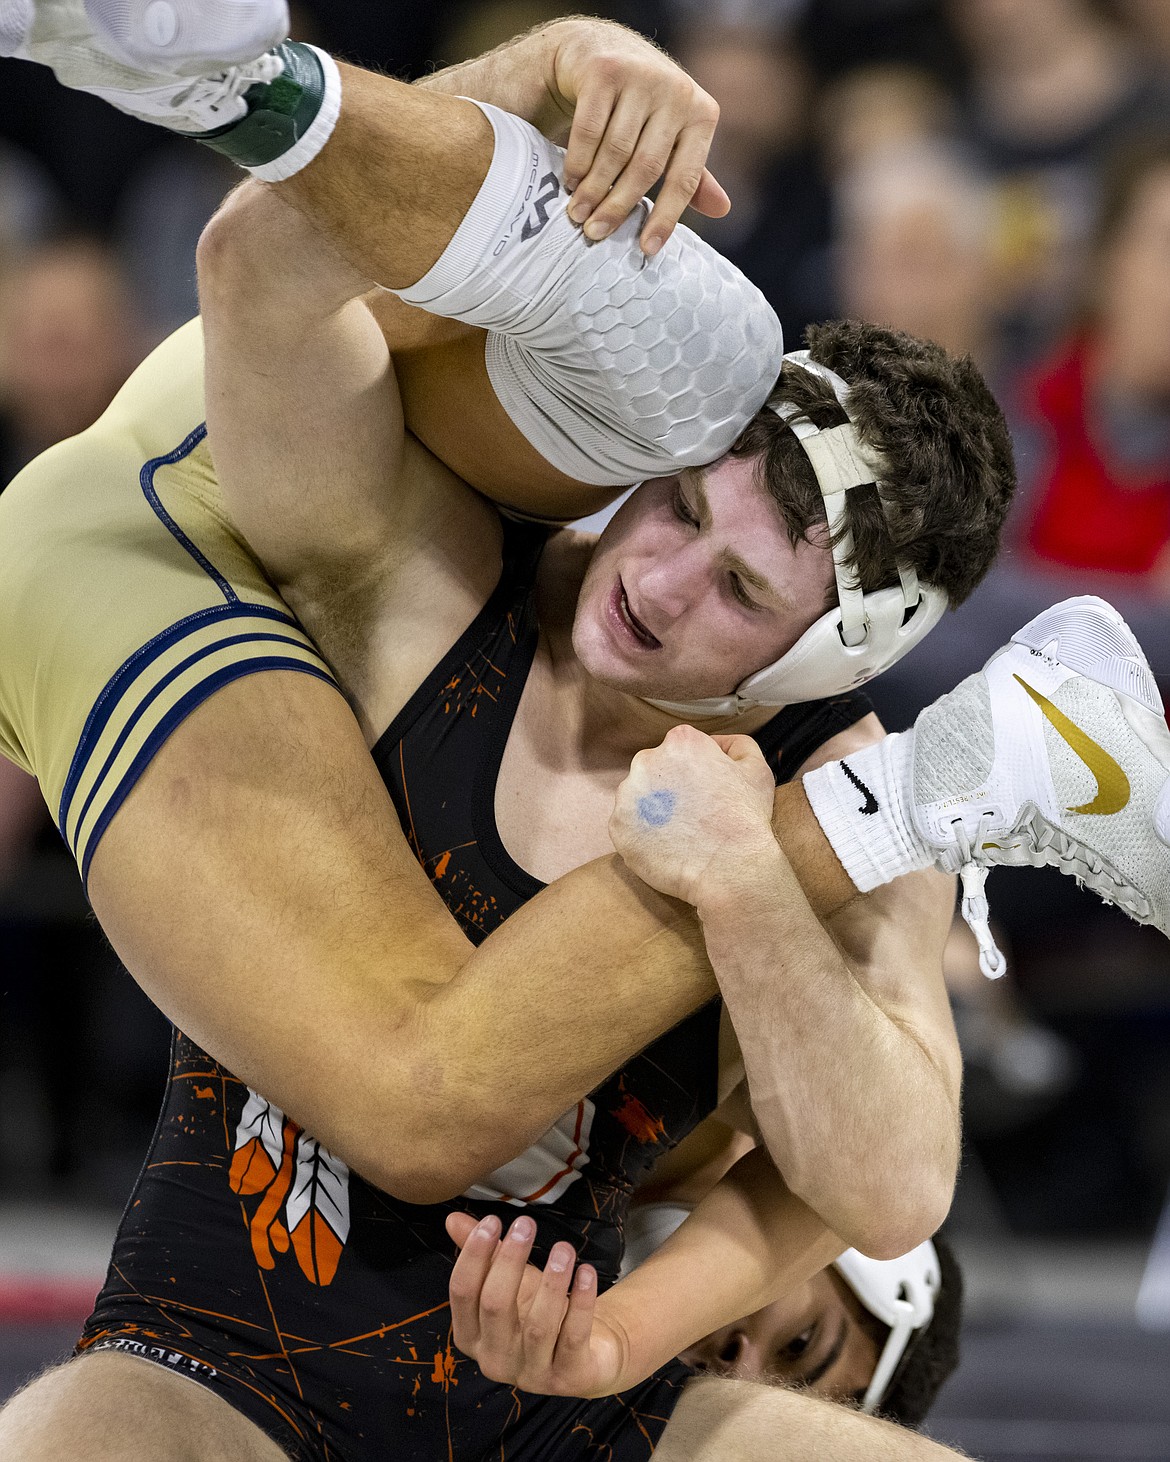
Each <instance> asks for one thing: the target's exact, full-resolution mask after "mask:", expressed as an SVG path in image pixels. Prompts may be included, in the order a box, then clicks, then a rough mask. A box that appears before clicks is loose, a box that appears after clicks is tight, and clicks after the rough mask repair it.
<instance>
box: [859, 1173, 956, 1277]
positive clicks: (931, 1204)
mask: <svg viewBox="0 0 1170 1462" xmlns="http://www.w3.org/2000/svg"><path fill="white" fill-rule="evenodd" d="M953 1193H954V1184H953V1182H952V1183H947V1184H943V1183H934V1184H930V1185H927V1184H925V1183H921V1184H917V1185H911V1186H908V1187H907V1188H906V1189H905V1190H900V1191H898V1192H897V1193H894V1192H893V1191H890V1190H887V1191H884V1192H881V1193H874V1194H872V1195H871V1197H870V1201H869V1202H868V1203H866V1205H865V1207H864V1211H862V1210H860V1209H859V1208H858V1206H857V1205H856V1204H855V1203H854V1204H852V1205H850V1211H849V1212H847V1213H842V1215H841V1218H840V1219H839V1220H837V1221H835V1222H833V1223H832V1225H831V1226H832V1227H833V1229H834V1231H835V1232H836V1233H838V1234H839V1235H840V1237H841V1239H842V1240H843V1242H844V1243H846V1244H847V1245H848V1246H849V1248H851V1249H856V1250H857V1251H858V1253H861V1254H865V1255H867V1256H868V1257H869V1258H871V1259H898V1258H900V1257H901V1256H902V1255H903V1254H908V1253H909V1252H910V1250H911V1249H916V1248H917V1247H918V1245H919V1244H922V1243H925V1242H926V1240H927V1239H929V1238H931V1237H932V1235H934V1234H935V1233H937V1232H938V1230H939V1229H940V1228H941V1227H942V1224H943V1220H944V1219H945V1218H946V1216H947V1214H948V1212H949V1211H950V1207H951V1199H952V1197H953Z"/></svg>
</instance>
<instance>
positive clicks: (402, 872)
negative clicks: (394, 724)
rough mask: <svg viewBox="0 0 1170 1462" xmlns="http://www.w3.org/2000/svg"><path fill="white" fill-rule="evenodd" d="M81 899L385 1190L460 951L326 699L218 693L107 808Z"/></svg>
mask: <svg viewBox="0 0 1170 1462" xmlns="http://www.w3.org/2000/svg"><path fill="white" fill-rule="evenodd" d="M89 887H90V894H91V898H92V902H93V907H94V910H95V912H96V913H97V915H98V917H99V919H100V920H101V923H102V927H103V928H104V929H105V931H106V933H107V935H108V936H109V938H110V940H111V942H112V943H113V945H114V947H115V949H116V950H117V951H118V954H119V956H120V957H121V959H122V960H123V962H124V963H125V964H126V966H127V968H128V969H129V970H130V971H131V973H132V974H133V975H134V976H135V978H136V979H137V980H138V981H139V983H140V984H141V985H142V986H143V988H144V989H145V990H146V992H147V994H148V995H150V996H151V998H152V999H153V1000H154V1001H155V1002H156V1003H157V1004H158V1006H159V1007H160V1008H161V1009H162V1010H163V1011H164V1013H165V1014H166V1015H167V1016H168V1017H169V1018H170V1019H171V1020H172V1021H174V1022H175V1023H176V1024H177V1025H178V1026H179V1027H180V1028H181V1029H182V1030H183V1031H184V1032H186V1033H187V1034H188V1035H189V1036H190V1037H191V1038H192V1039H193V1040H194V1041H196V1042H197V1043H198V1044H199V1045H201V1046H202V1047H204V1048H205V1049H206V1050H208V1051H209V1052H211V1053H212V1054H213V1055H214V1057H215V1058H216V1059H218V1060H220V1061H222V1062H223V1063H224V1064H225V1065H226V1066H228V1067H229V1069H230V1070H231V1071H232V1072H233V1073H234V1074H235V1075H237V1076H239V1077H240V1078H241V1079H242V1080H243V1081H245V1082H247V1083H248V1085H250V1086H252V1087H254V1088H255V1089H256V1090H258V1091H261V1092H263V1094H264V1095H265V1097H267V1098H268V1099H269V1100H271V1101H273V1102H275V1103H276V1104H277V1105H279V1106H281V1107H282V1108H284V1109H285V1110H286V1111H287V1112H288V1113H289V1114H290V1115H291V1116H292V1117H294V1119H295V1120H296V1121H298V1122H299V1123H301V1124H303V1125H305V1126H306V1127H308V1129H309V1130H310V1131H311V1132H312V1133H313V1135H314V1136H315V1137H317V1138H318V1139H319V1140H320V1141H322V1142H324V1143H325V1144H326V1145H327V1146H328V1147H330V1148H331V1149H332V1150H334V1151H336V1152H337V1153H338V1154H339V1155H341V1156H342V1157H344V1158H345V1160H346V1161H348V1162H350V1163H351V1164H352V1165H354V1166H357V1167H359V1168H360V1169H362V1170H365V1171H366V1172H367V1173H368V1174H369V1175H370V1176H371V1177H372V1178H373V1179H374V1180H375V1181H379V1180H380V1181H382V1182H384V1183H385V1182H387V1181H389V1179H388V1178H387V1176H386V1169H385V1167H384V1166H382V1163H383V1161H384V1159H385V1158H386V1157H387V1156H388V1155H389V1151H390V1150H391V1149H392V1146H393V1144H392V1142H390V1141H389V1140H387V1139H386V1138H385V1137H384V1136H383V1135H381V1134H384V1133H385V1132H386V1129H387V1122H388V1119H389V1118H390V1117H391V1116H393V1115H394V1113H395V1103H394V1102H393V1101H392V1100H390V1097H391V1095H392V1093H394V1092H395V1091H400V1090H403V1089H408V1088H409V1087H410V1085H411V1083H412V1071H411V1062H412V1060H413V1059H415V1057H414V1056H412V1052H414V1051H416V1050H417V1042H415V1041H414V1040H412V1035H411V1032H412V1025H411V1020H412V1013H413V1012H414V1011H415V1009H416V1008H417V1006H418V1002H419V999H420V998H422V997H423V996H424V995H425V992H426V989H427V988H433V987H434V985H435V984H437V983H439V982H441V981H443V980H446V979H450V978H452V977H453V976H454V975H455V973H457V971H458V970H459V969H461V968H462V966H463V964H464V963H465V962H466V960H467V959H468V958H469V957H470V954H471V948H470V946H469V945H468V943H467V941H466V940H465V939H464V938H463V936H462V935H461V933H460V932H459V930H458V928H457V927H456V925H455V923H454V921H453V920H452V919H451V917H450V915H449V914H448V913H447V911H446V909H445V908H444V907H443V905H442V903H441V901H440V900H439V898H438V895H437V894H436V893H435V891H434V890H433V888H432V887H431V886H430V883H429V881H428V879H427V878H426V875H425V874H424V872H423V871H422V869H421V868H420V867H419V866H418V863H417V862H416V860H415V859H414V858H413V856H412V855H411V853H410V850H409V848H408V846H407V844H406V841H405V839H404V838H403V837H402V834H401V831H400V828H399V825H398V819H397V817H396V815H395V812H394V808H393V806H392V805H391V803H390V800H389V797H388V795H387V793H386V790H385V788H384V786H383V785H382V783H381V781H380V779H379V777H378V774H377V771H376V769H375V767H374V764H373V762H372V761H371V759H370V756H369V754H368V752H367V751H366V748H365V744H364V742H363V740H362V737H361V734H360V732H359V729H358V726H357V724H356V722H355V721H354V719H353V716H352V714H351V713H350V712H349V710H348V708H347V707H346V705H345V702H344V701H343V700H342V698H341V697H340V696H339V695H338V694H337V692H336V690H335V689H333V688H332V687H330V686H327V685H325V684H324V683H322V682H321V681H319V680H316V679H314V678H312V677H310V676H307V675H297V674H290V673H282V672H268V673H264V674H258V675H250V676H246V677H245V678H243V679H241V680H238V681H236V682H234V683H233V684H230V685H227V686H225V687H223V688H222V689H221V690H219V691H218V692H217V693H216V694H215V695H214V696H212V697H211V698H210V699H209V700H208V701H207V702H206V703H205V704H204V705H202V706H201V707H199V709H198V710H196V711H195V712H194V713H193V714H192V715H191V716H190V717H188V718H187V719H186V720H185V721H183V722H182V724H181V725H180V726H179V727H178V728H177V729H176V730H175V732H174V733H173V734H172V735H171V737H170V738H169V739H168V740H167V742H166V743H165V744H164V745H163V746H162V747H161V749H160V750H159V752H158V753H157V755H156V756H155V758H154V760H153V761H152V763H151V764H150V766H149V767H148V768H147V770H146V772H145V773H144V774H143V776H142V778H141V780H140V781H139V783H138V784H137V786H136V787H135V788H134V790H133V792H132V793H131V795H130V796H129V797H128V798H127V800H126V802H125V803H124V804H123V805H122V807H121V808H120V809H119V811H118V813H117V815H116V816H115V817H114V819H113V821H112V822H111V824H110V826H109V828H108V830H107V831H106V833H105V836H104V838H103V840H102V842H101V844H100V846H99V847H98V849H97V852H96V854H95V856H94V859H93V863H92V866H91V869H90V885H89ZM342 1090H344V1092H345V1099H344V1101H339V1100H338V1092H339V1091H342ZM383 1148H386V1149H387V1151H382V1149H383Z"/></svg>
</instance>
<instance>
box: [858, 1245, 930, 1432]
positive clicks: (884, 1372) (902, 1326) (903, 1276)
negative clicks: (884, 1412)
mask: <svg viewBox="0 0 1170 1462" xmlns="http://www.w3.org/2000/svg"><path fill="white" fill-rule="evenodd" d="M833 1267H834V1268H835V1269H836V1270H837V1273H838V1274H840V1276H841V1278H842V1279H843V1280H844V1281H845V1283H846V1284H847V1285H848V1286H849V1288H850V1289H851V1290H852V1291H853V1293H854V1294H855V1295H856V1296H857V1298H858V1299H859V1300H860V1301H861V1303H862V1304H863V1305H864V1306H865V1308H866V1309H867V1310H868V1311H869V1312H870V1314H871V1315H876V1316H877V1318H878V1319H879V1320H881V1321H882V1322H883V1323H884V1324H886V1325H888V1326H889V1327H890V1334H889V1337H888V1338H887V1340H886V1343H885V1345H884V1346H883V1347H882V1353H881V1355H880V1356H879V1357H878V1363H877V1367H876V1369H875V1370H874V1373H873V1379H872V1380H871V1381H870V1383H869V1385H868V1386H867V1387H866V1388H865V1400H864V1401H863V1402H862V1403H861V1409H862V1411H876V1410H877V1408H878V1407H879V1406H880V1405H881V1402H882V1398H883V1397H884V1396H885V1394H886V1391H887V1390H888V1389H889V1385H890V1382H891V1381H892V1380H893V1378H894V1372H895V1371H896V1370H897V1369H898V1362H899V1361H900V1360H901V1359H902V1357H903V1356H904V1355H905V1353H906V1347H907V1346H908V1345H909V1344H910V1340H911V1337H912V1336H913V1335H914V1334H916V1333H917V1332H918V1331H919V1330H923V1329H925V1328H926V1326H927V1325H929V1324H930V1322H931V1320H933V1319H934V1302H935V1300H936V1299H937V1298H938V1292H939V1290H940V1289H941V1288H942V1268H941V1266H940V1264H939V1262H938V1251H937V1250H936V1249H935V1247H934V1245H933V1244H932V1243H931V1241H930V1240H929V1239H927V1240H926V1242H925V1243H924V1244H919V1245H918V1247H917V1248H916V1249H911V1250H910V1252H909V1253H908V1254H903V1255H902V1257H901V1258H900V1259H868V1258H866V1256H865V1255H864V1254H859V1253H858V1252H857V1250H856V1249H846V1250H845V1252H844V1253H843V1254H842V1255H841V1257H840V1258H839V1259H837V1260H835V1261H834V1265H833Z"/></svg>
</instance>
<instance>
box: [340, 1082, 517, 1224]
mask: <svg viewBox="0 0 1170 1462" xmlns="http://www.w3.org/2000/svg"><path fill="white" fill-rule="evenodd" d="M391 1110H394V1108H393V1107H392V1108H391ZM398 1110H399V1112H402V1111H403V1107H402V1106H401V1105H398ZM417 1118H418V1119H417V1120H412V1119H411V1118H410V1117H409V1116H404V1117H403V1118H402V1119H401V1120H399V1121H394V1122H386V1121H385V1120H383V1121H382V1122H380V1123H378V1124H376V1125H373V1124H371V1125H369V1126H366V1127H364V1129H363V1133H362V1135H361V1136H360V1138H359V1141H358V1143H355V1144H354V1146H355V1149H356V1148H357V1147H358V1146H360V1148H361V1149H362V1151H361V1152H360V1153H359V1152H358V1151H356V1150H355V1152H354V1160H353V1162H352V1163H351V1166H353V1167H354V1168H355V1169H356V1171H358V1172H359V1173H360V1174H361V1175H362V1177H363V1178H365V1179H366V1181H367V1182H369V1183H373V1184H374V1186H375V1187H378V1188H381V1189H382V1190H383V1192H386V1193H389V1194H390V1196H391V1197H392V1198H397V1199H398V1200H399V1201H400V1202H402V1203H414V1204H419V1205H424V1206H425V1205H428V1204H434V1203H450V1202H451V1201H452V1200H453V1199H455V1198H458V1197H460V1195H461V1194H464V1193H466V1191H467V1190H468V1188H470V1187H471V1186H472V1185H473V1184H475V1183H477V1182H482V1181H483V1180H484V1178H485V1175H486V1174H489V1173H491V1172H493V1171H494V1170H495V1169H496V1168H498V1167H499V1166H501V1164H502V1163H504V1162H506V1161H508V1160H509V1159H510V1158H512V1157H515V1156H516V1155H517V1154H518V1153H519V1152H521V1151H522V1150H523V1149H524V1147H525V1146H527V1143H528V1141H529V1140H530V1138H529V1136H528V1134H527V1133H525V1134H524V1135H523V1138H520V1137H518V1138H517V1143H518V1146H517V1147H516V1149H515V1151H511V1150H505V1148H506V1147H507V1146H508V1143H507V1134H506V1133H504V1131H503V1128H502V1125H501V1128H500V1129H498V1130H496V1131H494V1132H491V1133H489V1132H486V1131H485V1132H483V1133H482V1134H477V1132H476V1131H475V1125H476V1124H475V1122H474V1121H472V1120H469V1121H468V1123H467V1124H466V1126H464V1127H461V1128H460V1129H459V1130H456V1129H455V1128H454V1126H452V1125H448V1124H446V1123H436V1122H435V1121H434V1120H433V1119H428V1118H427V1117H426V1116H425V1115H424V1114H422V1113H418V1114H417ZM371 1132H375V1133H376V1134H377V1137H376V1140H375V1141H374V1142H371V1141H370V1133H371ZM355 1135H356V1134H355ZM477 1137H478V1140H477Z"/></svg>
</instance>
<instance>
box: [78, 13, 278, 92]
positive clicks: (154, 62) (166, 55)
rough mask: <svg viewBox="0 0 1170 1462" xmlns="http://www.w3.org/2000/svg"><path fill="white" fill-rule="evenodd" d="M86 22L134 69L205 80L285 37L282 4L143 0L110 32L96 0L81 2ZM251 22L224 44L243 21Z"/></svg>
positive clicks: (234, 33) (276, 43)
mask: <svg viewBox="0 0 1170 1462" xmlns="http://www.w3.org/2000/svg"><path fill="white" fill-rule="evenodd" d="M85 8H86V13H87V14H88V16H89V19H90V22H91V23H92V24H93V25H94V27H95V28H96V29H97V30H98V31H99V32H100V34H101V35H103V36H104V37H106V38H107V39H108V40H109V41H111V42H112V43H113V45H115V46H116V47H117V48H118V50H119V51H120V52H122V53H123V54H124V55H126V56H127V57H128V58H129V59H130V60H131V61H133V62H134V63H135V64H136V65H139V66H142V67H144V68H146V69H147V70H155V71H165V72H167V73H169V74H170V75H173V76H205V75H212V74H214V73H216V72H218V71H223V70H226V69H227V68H228V67H231V66H239V65H243V64H244V63H245V62H248V61H254V60H256V58H257V57H258V56H262V55H264V53H265V52H266V51H270V50H272V48H273V47H274V46H278V45H280V43H281V41H283V40H285V39H286V38H287V37H288V29H289V15H288V6H287V4H285V3H284V0H275V3H273V0H268V3H264V0H147V3H139V4H136V5H134V6H133V7H132V9H131V13H130V15H129V16H127V17H126V22H125V24H124V25H121V26H119V27H118V28H117V30H116V31H115V30H114V28H112V27H111V26H110V24H109V22H108V20H107V18H106V17H105V16H104V15H103V13H102V6H101V0H85ZM249 14H251V17H252V18H253V20H254V24H253V25H252V27H251V29H250V30H248V31H247V33H246V34H245V35H244V36H242V37H241V38H240V39H239V40H236V41H235V42H234V43H233V44H227V42H228V41H230V40H231V39H232V37H233V36H235V35H237V34H238V33H239V31H240V27H241V23H242V22H245V21H247V20H248V18H249Z"/></svg>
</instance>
